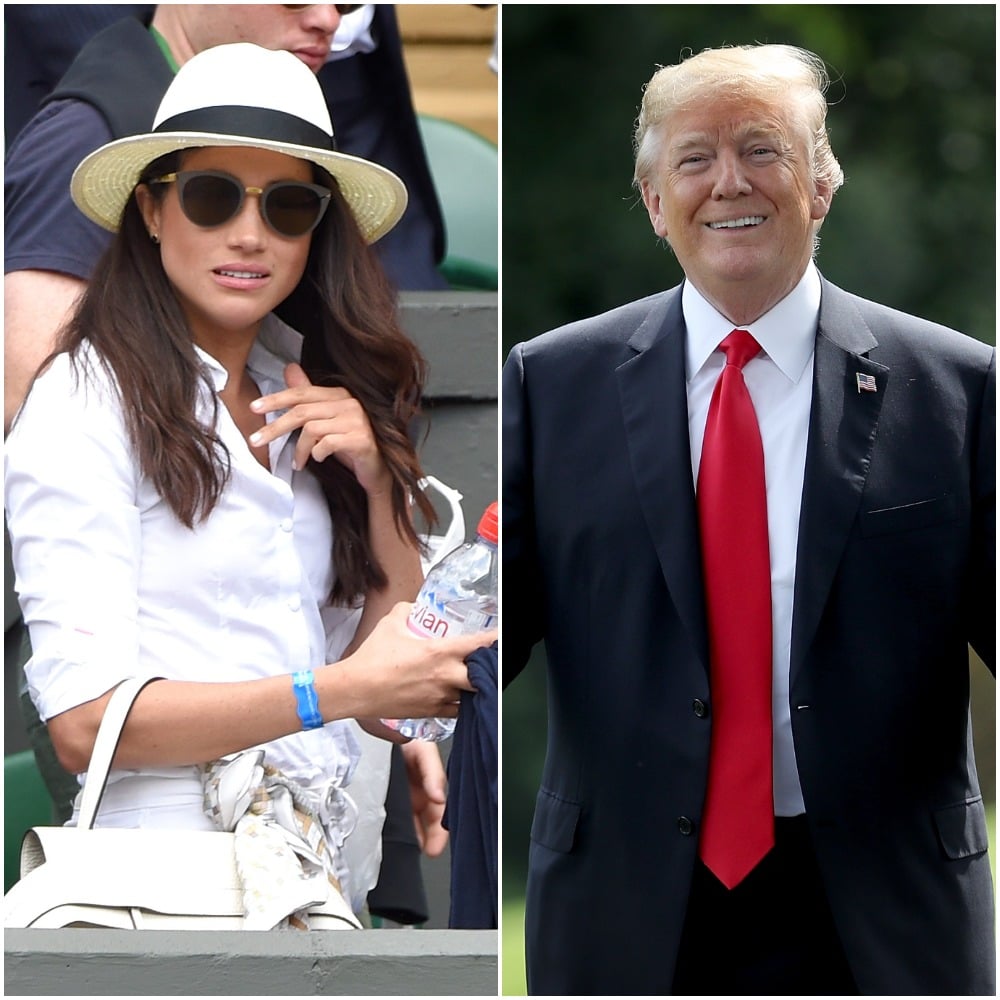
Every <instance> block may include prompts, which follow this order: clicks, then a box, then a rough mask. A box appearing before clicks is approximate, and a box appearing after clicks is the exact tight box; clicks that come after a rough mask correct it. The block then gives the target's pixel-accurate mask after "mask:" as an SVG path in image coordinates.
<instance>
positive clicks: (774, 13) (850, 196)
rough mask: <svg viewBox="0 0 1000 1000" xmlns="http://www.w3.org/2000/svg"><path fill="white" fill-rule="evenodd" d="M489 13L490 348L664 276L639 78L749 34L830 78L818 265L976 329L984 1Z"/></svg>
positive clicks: (512, 768) (520, 756) (980, 686)
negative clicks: (829, 196) (643, 170)
mask: <svg viewBox="0 0 1000 1000" xmlns="http://www.w3.org/2000/svg"><path fill="white" fill-rule="evenodd" d="M501 21H502V27H501V32H502V33H501V40H502V72H501V87H502V92H501V93H502V98H501V117H502V130H501V163H502V199H503V200H502V238H503V243H502V277H501V282H502V284H501V294H502V303H503V306H502V312H501V330H502V339H503V346H502V355H503V356H504V357H506V354H507V351H509V349H510V348H511V347H512V346H513V345H514V344H515V343H517V342H519V341H521V340H525V339H528V338H530V337H533V336H536V335H537V334H540V333H542V332H544V331H545V330H547V329H550V328H552V327H555V326H558V325H560V324H562V323H565V322H568V321H570V320H574V319H579V318H581V317H583V316H588V315H593V314H595V313H598V312H601V311H603V310H605V309H609V308H612V307H614V306H616V305H619V304H621V303H623V302H627V301H630V300H632V299H636V298H639V297H641V296H644V295H648V294H650V293H652V292H655V291H659V290H661V289H664V288H668V287H670V286H672V285H674V284H676V283H677V282H678V281H679V280H680V277H681V275H680V270H679V268H678V267H677V265H676V262H675V261H674V260H673V258H672V256H671V254H670V251H669V250H668V249H666V248H664V247H661V246H660V245H659V244H658V242H657V240H656V238H655V237H654V235H653V232H652V230H651V228H650V225H649V221H648V218H647V216H646V212H645V210H644V209H643V207H642V204H641V202H640V201H639V200H638V198H637V196H636V194H635V192H634V191H633V189H632V187H631V176H632V143H631V136H632V126H633V123H634V121H635V118H636V115H637V113H638V109H639V103H640V101H641V98H642V88H643V85H644V84H645V83H646V81H647V80H648V79H649V77H650V76H652V74H653V73H654V72H655V70H656V68H657V66H659V65H665V64H669V63H674V62H677V61H678V60H679V58H681V56H682V54H683V53H684V52H685V51H687V50H692V51H694V52H697V51H700V50H701V49H703V48H707V47H713V46H719V45H725V44H748V43H754V42H782V43H788V44H793V45H801V46H803V47H805V48H808V49H811V50H812V51H814V52H816V53H818V54H819V55H820V56H822V57H823V59H824V60H825V61H826V63H827V66H828V68H829V71H830V76H831V78H832V80H833V83H832V85H831V87H830V91H829V94H828V99H829V101H830V103H831V105H832V107H831V110H830V115H829V119H828V128H829V131H830V135H831V140H832V143H833V149H834V152H835V153H836V154H837V156H838V158H839V160H840V163H841V166H842V167H843V168H844V172H845V174H846V178H847V179H846V183H845V185H844V187H843V188H842V189H841V191H840V192H839V193H838V194H837V196H836V197H835V198H834V202H833V208H832V210H831V213H830V215H829V217H828V218H827V220H826V222H825V224H824V226H823V231H822V242H821V247H820V252H819V256H818V264H819V267H820V270H821V271H822V272H823V274H824V275H825V276H826V277H828V278H829V279H831V280H832V281H834V282H835V283H837V284H838V285H841V286H842V287H844V288H847V289H848V290H850V291H853V292H856V293H858V294H860V295H864V296H866V297H868V298H872V299H875V300H877V301H880V302H883V303H885V304H887V305H890V306H894V307H896V308H898V309H902V310H904V311H906V312H910V313H915V314H917V315H921V316H924V317H926V318H928V319H931V320H935V321H937V322H939V323H944V324H946V325H948V326H952V327H955V328H957V329H960V330H962V331H964V332H966V333H968V334H970V335H971V336H974V337H977V338H979V339H980V340H983V341H985V342H988V343H995V315H996V278H995V223H996V204H995V190H996V183H995V177H996V174H995V121H996V101H995V64H996V63H995V58H996V53H995V38H996V10H995V7H994V6H993V5H992V4H951V5H943V4H942V5H937V4H934V5H930V4H928V5H905V4H903V5H898V6H891V7H890V6H883V5H866V6H862V5H853V4H851V5H847V4H844V5H832V4H810V5H807V4H741V5H735V4H734V5H727V4H694V5H676V6H667V5H607V4H596V5H586V6H584V5H573V4H570V5H558V6H557V5H550V4H545V5H533V4H529V5H520V4H516V5H510V4H504V5H503V7H502V11H501ZM508 600H510V601H512V602H514V603H516V597H514V596H511V595H508ZM508 613H510V612H508ZM534 659H535V661H537V662H533V663H532V664H531V665H530V666H529V668H528V670H526V671H525V672H524V673H523V674H522V675H521V677H520V678H519V679H518V680H517V682H516V683H515V684H513V685H512V686H511V687H510V688H509V689H508V690H506V691H505V692H504V695H503V751H502V753H503V764H502V772H501V773H502V796H503V797H502V802H503V809H502V816H503V819H502V841H501V843H502V870H503V895H504V899H503V903H504V907H503V923H502V928H503V971H504V986H503V991H504V993H505V994H509V995H510V994H513V995H520V994H523V993H524V983H523V964H522V957H521V956H522V950H521V949H522V941H521V906H522V902H521V900H522V895H523V886H524V878H525V873H526V862H527V845H528V830H529V828H530V822H531V813H532V809H533V806H534V796H535V792H536V790H537V786H538V775H539V773H540V769H541V758H542V755H543V754H544V742H545V684H544V663H543V656H542V654H541V653H539V652H536V655H535V657H534ZM973 690H974V710H973V715H974V722H975V728H976V742H977V756H978V758H979V761H980V777H981V779H982V783H983V791H984V794H985V795H986V796H987V799H988V801H990V802H993V801H995V787H996V775H995V761H996V751H995V717H996V714H995V708H996V701H995V698H996V695H995V684H994V681H993V679H992V678H991V677H990V675H989V673H988V672H987V671H986V669H985V668H984V667H983V666H982V664H981V663H979V662H978V661H975V662H974V663H973Z"/></svg>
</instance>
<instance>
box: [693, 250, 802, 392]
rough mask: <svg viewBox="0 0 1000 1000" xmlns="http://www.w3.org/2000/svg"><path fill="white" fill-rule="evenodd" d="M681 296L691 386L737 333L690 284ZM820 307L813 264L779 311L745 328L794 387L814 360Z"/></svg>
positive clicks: (728, 321)
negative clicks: (722, 343) (718, 351)
mask: <svg viewBox="0 0 1000 1000" xmlns="http://www.w3.org/2000/svg"><path fill="white" fill-rule="evenodd" d="M681 296H682V299H681V301H682V307H683V310H684V323H685V326H686V327H687V378H688V381H689V382H690V381H691V379H692V378H694V376H695V375H696V374H697V373H698V372H699V371H700V370H701V369H702V367H703V366H704V364H705V362H706V361H708V359H709V357H710V356H711V355H712V353H713V352H714V351H715V350H716V348H717V347H718V346H719V344H720V342H721V341H722V340H723V339H724V338H725V337H726V336H727V335H728V334H729V333H730V331H731V330H732V329H733V324H732V322H731V321H730V320H728V319H726V317H725V316H723V315H722V313H720V312H719V311H718V310H717V309H716V308H715V307H714V306H713V305H712V304H711V303H709V302H708V300H707V299H706V298H705V297H704V296H703V295H702V294H701V293H700V292H699V291H698V289H697V288H695V287H694V285H693V284H691V282H690V281H685V282H684V289H683V291H682V293H681ZM819 303H820V279H819V271H817V270H816V265H815V264H814V263H813V262H812V261H810V262H809V264H808V266H807V267H806V270H805V274H803V275H802V278H801V279H800V281H799V283H798V284H797V285H796V286H795V287H794V288H793V289H792V290H791V291H790V292H789V293H788V294H787V295H786V296H785V297H784V298H783V299H782V300H781V301H780V302H779V303H778V304H777V305H775V306H774V307H773V308H772V309H770V310H769V311H768V312H766V313H764V315H763V316H761V317H760V319H758V320H756V321H754V322H753V323H748V324H744V325H743V326H742V327H741V328H740V329H743V330H748V331H749V332H750V333H751V334H753V337H754V339H755V340H756V341H757V343H758V344H760V346H761V347H762V348H763V350H764V353H765V354H767V356H768V357H769V358H770V359H771V360H772V361H773V362H774V363H775V365H777V367H778V369H779V370H780V371H781V372H782V373H783V374H784V375H785V376H786V378H788V379H789V380H790V381H791V382H798V380H799V379H800V378H801V377H802V373H803V372H804V371H805V368H806V365H807V364H808V363H809V359H810V357H812V353H813V350H814V347H815V342H816V327H817V325H818V323H819Z"/></svg>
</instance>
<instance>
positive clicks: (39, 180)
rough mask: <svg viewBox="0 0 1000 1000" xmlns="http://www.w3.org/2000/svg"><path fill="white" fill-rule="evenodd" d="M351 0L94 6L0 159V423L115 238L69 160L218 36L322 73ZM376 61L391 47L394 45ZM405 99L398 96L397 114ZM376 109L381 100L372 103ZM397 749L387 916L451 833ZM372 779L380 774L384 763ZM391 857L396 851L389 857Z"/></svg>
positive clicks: (151, 105)
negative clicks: (404, 782) (55, 77)
mask: <svg viewBox="0 0 1000 1000" xmlns="http://www.w3.org/2000/svg"><path fill="white" fill-rule="evenodd" d="M357 6H358V5H351V6H350V7H349V6H347V5H339V6H338V5H336V4H302V5H282V4H162V5H159V6H157V7H155V9H154V12H153V14H152V19H151V21H150V23H149V24H148V25H146V24H144V23H143V21H142V20H141V18H140V16H139V15H140V14H141V10H140V11H132V10H131V9H130V8H123V14H130V13H132V14H134V15H136V16H122V17H120V18H117V19H115V18H113V17H112V12H107V11H105V12H104V13H103V16H105V17H106V18H109V19H110V20H111V23H110V24H109V26H108V27H106V28H104V30H102V31H101V32H100V33H98V34H97V35H95V36H94V37H93V38H92V39H91V40H90V41H89V42H88V44H87V45H85V46H84V48H83V49H82V51H81V53H80V55H79V57H78V58H77V60H76V61H75V62H74V63H73V65H72V66H71V67H70V68H69V70H68V71H67V73H66V74H65V75H64V76H63V77H62V79H61V81H60V82H59V84H57V86H56V88H55V90H54V92H53V93H52V94H51V95H50V96H49V98H48V99H47V100H46V102H45V103H44V104H43V106H42V107H41V108H40V110H39V111H38V112H37V113H36V114H35V115H34V116H33V117H32V118H31V119H30V120H29V122H28V123H27V124H26V125H25V127H24V128H23V129H22V130H21V131H20V133H19V134H18V136H17V138H16V140H15V141H14V143H13V144H12V145H11V148H10V149H9V150H8V153H7V157H6V161H5V178H4V187H5V262H4V263H5V267H4V271H5V274H4V428H5V432H6V430H7V429H8V428H9V426H10V421H11V420H12V418H13V416H14V414H15V413H16V412H17V409H18V407H19V406H20V403H21V400H22V399H23V396H24V393H25V391H26V389H27V386H28V385H29V383H30V380H31V378H32V376H33V375H34V372H35V370H36V369H37V367H38V365H39V363H40V362H41V361H42V359H43V358H44V357H45V356H46V355H47V354H48V353H49V351H50V350H51V348H52V344H53V342H54V339H55V333H56V331H57V329H58V328H59V326H60V325H61V324H62V322H63V321H64V319H65V317H66V316H67V315H68V313H69V311H70V310H71V309H72V307H73V304H74V303H75V301H76V299H77V297H78V296H79V294H80V292H81V291H82V290H83V288H84V287H85V284H86V281H87V279H88V277H89V275H90V271H91V267H92V265H93V263H94V262H95V261H96V259H97V258H98V256H99V255H100V253H101V252H102V251H103V249H104V247H105V246H106V245H107V244H108V242H109V239H110V234H108V233H107V232H106V231H105V230H103V229H102V228H100V227H99V226H97V225H96V224H95V223H93V222H91V221H90V220H89V219H87V218H86V217H84V216H83V214H82V213H81V212H80V211H79V210H78V209H77V208H76V207H75V205H74V204H73V202H72V200H71V198H70V193H69V182H70V177H71V176H72V173H73V170H74V169H75V167H76V165H77V164H78V163H79V162H80V161H81V160H82V159H83V158H84V156H86V155H87V154H88V153H90V152H92V151H93V150H94V149H97V148H98V147H99V146H102V145H103V144H104V143H106V142H108V141H110V140H111V139H112V138H117V137H119V136H122V135H127V134H131V133H135V132H142V131H146V130H148V128H149V126H150V124H151V123H152V120H153V116H154V114H155V112H156V108H157V106H158V105H159V101H160V98H161V97H162V96H163V93H164V91H165V90H166V88H167V86H168V85H169V83H170V81H171V79H172V78H173V74H174V72H175V71H176V69H177V68H178V66H179V65H181V64H182V63H184V62H186V61H187V60H188V59H190V58H191V57H192V56H193V55H195V53H197V52H200V51H203V50H204V49H207V48H210V47H212V46H214V45H219V44H223V43H227V42H235V41H248V42H254V43H256V44H259V45H262V46H265V47H267V48H273V49H285V50H287V51H289V52H291V53H292V54H293V55H295V56H297V57H298V58H299V59H301V60H302V61H303V62H304V63H305V64H306V65H307V66H309V68H310V69H312V70H313V71H314V72H316V73H319V72H320V71H321V70H322V69H323V68H324V67H325V66H326V63H327V59H328V56H329V55H330V50H331V42H332V39H333V36H334V34H335V32H336V31H337V29H338V27H339V26H340V24H341V20H342V17H343V16H344V15H346V14H348V13H349V12H350V10H352V9H353V8H354V7H357ZM390 13H391V12H390ZM36 16H37V15H36ZM95 16H96V15H95ZM377 24H378V26H379V28H380V30H382V31H384V32H385V33H387V37H388V39H389V43H390V45H392V44H393V43H395V44H398V32H397V34H396V35H392V33H391V30H390V29H391V28H392V27H393V25H394V15H392V16H389V17H388V18H387V16H385V15H383V16H381V17H380V18H379V19H378V20H377ZM385 58H386V59H389V58H391V53H390V54H389V55H387V56H386V57H385ZM350 61H351V60H350V59H348V60H345V61H344V63H343V64H342V65H346V64H348V63H350ZM332 69H333V70H334V71H333V72H328V84H329V88H330V89H335V86H336V81H337V79H339V75H338V73H337V72H336V67H333V68H332ZM397 82H398V81H397ZM357 89H358V87H357V86H355V87H354V88H353V89H352V90H351V92H350V93H349V94H347V95H345V98H344V100H345V106H346V107H348V108H349V109H351V111H352V113H353V114H354V115H355V117H357V111H356V108H355V104H356V103H357V101H358V94H357V92H356V91H357ZM330 99H331V98H330V94H329V90H328V100H330ZM383 103H384V102H383ZM400 103H401V98H399V96H398V95H397V99H396V103H395V104H394V105H393V108H394V111H395V112H398V111H399V105H400ZM376 104H378V102H376ZM378 106H379V108H380V109H381V104H379V105H378ZM411 112H412V109H411ZM381 113H382V112H381V110H380V111H379V114H381ZM396 117H397V118H401V117H402V116H401V115H399V114H396ZM413 130H414V131H415V130H416V125H415V122H414V125H413ZM404 134H406V133H405V132H404ZM366 141H367V140H366ZM397 141H398V140H397ZM396 166H399V162H398V156H397V162H396ZM435 210H436V205H435ZM403 228H404V229H406V228H407V227H406V226H404V227H403ZM421 238H423V237H420V236H417V237H416V239H415V238H414V236H413V235H412V227H411V235H410V237H409V238H408V242H407V243H406V244H405V248H406V251H407V253H411V254H412V253H413V252H414V250H413V247H414V244H415V242H419V240H420V239H421ZM426 241H427V242H428V244H429V243H431V242H432V241H433V237H432V236H427V237H426ZM428 256H429V254H428ZM25 655H26V654H25ZM26 714H27V716H28V723H29V729H30V735H31V738H32V741H33V743H34V744H35V746H36V752H37V753H38V755H39V757H40V759H41V761H42V763H43V765H44V766H43V772H44V776H45V778H46V782H47V784H48V786H49V790H50V793H51V794H52V796H53V799H54V801H55V803H56V808H57V812H58V814H59V815H60V817H61V818H65V816H66V815H68V809H69V808H70V806H71V802H72V796H73V794H75V790H76V788H77V785H76V781H75V779H74V778H72V777H71V776H69V775H66V774H65V773H64V772H62V770H61V769H60V768H59V767H58V765H57V763H56V762H55V760H54V757H53V756H52V754H51V748H50V746H49V744H48V740H47V736H46V734H45V733H44V732H43V731H42V727H41V726H40V725H39V724H37V719H36V718H35V713H34V709H33V706H30V703H29V704H28V705H26ZM384 750H385V748H384V747H382V748H380V751H384ZM385 752H386V754H387V753H388V751H385ZM403 754H404V756H405V768H404V767H403V763H402V761H400V760H399V759H398V753H397V752H396V751H393V755H394V756H395V757H396V758H397V760H396V764H395V766H394V767H393V770H392V773H393V776H394V778H393V790H394V794H392V797H391V799H390V802H392V803H395V808H396V809H397V810H398V808H399V807H400V804H401V803H402V804H403V805H405V800H406V798H407V793H406V790H405V786H404V788H403V789H402V790H400V788H399V781H400V778H401V776H403V773H404V770H405V772H406V773H407V774H408V776H409V780H410V784H411V788H410V795H411V796H412V800H413V810H414V819H415V820H416V822H417V824H418V829H417V830H413V829H406V827H405V825H404V824H403V823H401V822H396V823H394V824H390V830H391V831H395V832H392V833H391V839H390V841H387V843H386V846H387V848H388V850H387V856H386V859H385V860H386V865H387V866H388V867H390V870H391V876H390V877H387V878H385V879H384V880H383V882H382V883H381V884H380V885H379V887H378V893H377V896H376V898H377V899H379V900H381V901H382V903H381V905H382V906H383V907H384V909H385V910H386V912H391V914H392V915H393V917H394V918H400V919H405V920H406V921H407V922H421V921H423V920H426V919H427V913H426V900H425V899H424V894H423V887H422V885H421V884H420V875H419V864H418V860H419V859H418V858H417V857H416V855H417V853H418V850H419V848H418V846H417V841H418V839H419V840H420V841H421V843H422V846H423V848H424V850H425V851H426V853H427V854H429V855H430V856H436V855H438V854H440V853H442V851H443V850H444V847H445V845H446V843H447V832H446V831H445V830H444V829H443V828H442V826H441V819H442V816H443V813H444V808H445V797H446V793H445V784H446V782H445V773H444V768H443V764H442V762H441V758H440V754H439V751H438V750H437V748H436V747H434V746H433V745H429V744H419V743H412V744H409V745H408V746H407V747H406V748H405V749H404V751H403ZM385 766H386V767H388V762H387V761H386V762H385ZM383 770H384V769H383ZM377 778H378V780H379V781H384V779H385V774H384V773H383V774H380V775H378V776H377ZM382 794H383V793H382V792H380V795H382ZM383 797H384V796H383ZM379 801H381V799H379ZM408 818H409V817H408V816H407V819H408ZM397 819H398V817H397ZM411 826H412V824H411ZM395 858H399V859H401V860H399V861H398V862H396V863H395V864H391V862H392V860H393V859H395ZM369 860H370V859H369ZM407 869H412V871H411V872H408V871H407ZM385 873H386V872H385V868H384V869H383V874H385ZM404 881H405V882H406V884H407V885H409V886H411V887H412V891H408V892H407V893H406V894H405V896H406V899H405V900H403V901H400V900H399V893H398V892H397V891H396V889H397V888H398V886H399V885H401V884H403V882H404ZM387 883H392V884H387ZM410 900H412V905H411V903H410V902H409V901H410ZM373 905H375V904H373Z"/></svg>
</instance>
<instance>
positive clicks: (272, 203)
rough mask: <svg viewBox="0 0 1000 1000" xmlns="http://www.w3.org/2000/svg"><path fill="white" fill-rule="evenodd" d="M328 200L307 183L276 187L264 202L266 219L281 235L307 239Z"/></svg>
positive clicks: (278, 185) (268, 193) (271, 189)
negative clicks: (307, 234)
mask: <svg viewBox="0 0 1000 1000" xmlns="http://www.w3.org/2000/svg"><path fill="white" fill-rule="evenodd" d="M325 206H326V200H325V199H324V198H322V197H320V195H319V194H318V193H317V192H316V191H314V190H313V189H312V188H310V187H306V185H305V184H294V183H293V184H276V185H275V186H274V187H272V188H270V189H269V190H268V192H267V195H266V197H265V199H264V203H263V210H264V218H265V219H267V221H268V223H269V224H270V226H271V228H272V229H274V230H275V232H278V233H280V234H281V235H282V236H304V235H305V234H306V233H308V232H309V231H310V230H312V229H313V228H314V227H315V226H316V223H317V222H319V220H320V219H321V218H322V216H323V210H324V208H325Z"/></svg>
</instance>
